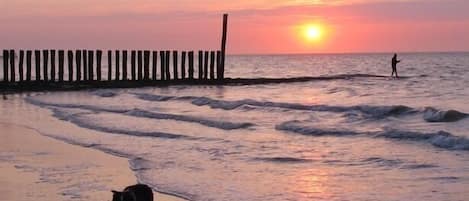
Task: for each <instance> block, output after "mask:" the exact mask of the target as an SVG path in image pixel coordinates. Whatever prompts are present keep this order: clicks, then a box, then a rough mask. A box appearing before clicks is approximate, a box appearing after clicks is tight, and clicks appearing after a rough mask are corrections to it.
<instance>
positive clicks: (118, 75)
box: [115, 50, 120, 80]
mask: <svg viewBox="0 0 469 201" xmlns="http://www.w3.org/2000/svg"><path fill="white" fill-rule="evenodd" d="M115 65H116V78H115V79H116V80H120V51H119V50H116V64H115Z"/></svg>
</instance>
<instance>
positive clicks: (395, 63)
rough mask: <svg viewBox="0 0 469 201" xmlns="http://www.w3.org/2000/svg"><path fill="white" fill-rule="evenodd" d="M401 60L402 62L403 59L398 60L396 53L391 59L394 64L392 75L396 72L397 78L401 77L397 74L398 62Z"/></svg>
mask: <svg viewBox="0 0 469 201" xmlns="http://www.w3.org/2000/svg"><path fill="white" fill-rule="evenodd" d="M399 62H401V60H397V54H394V56H393V57H392V61H391V65H392V73H391V77H392V76H393V75H394V73H396V78H399V76H398V75H397V63H399Z"/></svg>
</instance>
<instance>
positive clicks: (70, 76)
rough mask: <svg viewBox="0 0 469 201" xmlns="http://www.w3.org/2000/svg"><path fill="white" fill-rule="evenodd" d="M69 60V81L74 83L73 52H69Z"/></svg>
mask: <svg viewBox="0 0 469 201" xmlns="http://www.w3.org/2000/svg"><path fill="white" fill-rule="evenodd" d="M67 58H68V81H69V82H73V51H72V50H68V51H67Z"/></svg>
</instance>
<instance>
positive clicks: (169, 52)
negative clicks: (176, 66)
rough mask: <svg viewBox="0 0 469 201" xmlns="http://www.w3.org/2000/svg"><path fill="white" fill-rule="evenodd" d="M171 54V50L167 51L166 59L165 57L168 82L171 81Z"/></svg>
mask: <svg viewBox="0 0 469 201" xmlns="http://www.w3.org/2000/svg"><path fill="white" fill-rule="evenodd" d="M170 54H171V51H169V50H166V57H165V59H164V60H165V61H166V62H165V64H166V65H165V69H164V70H165V73H166V76H165V77H166V80H171V71H170V70H169V62H170Z"/></svg>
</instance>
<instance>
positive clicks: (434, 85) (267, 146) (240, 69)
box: [0, 53, 469, 201]
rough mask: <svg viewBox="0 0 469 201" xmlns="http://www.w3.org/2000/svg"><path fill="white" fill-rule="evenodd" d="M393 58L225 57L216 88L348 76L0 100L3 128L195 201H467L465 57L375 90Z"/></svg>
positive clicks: (468, 62) (405, 67)
mask: <svg viewBox="0 0 469 201" xmlns="http://www.w3.org/2000/svg"><path fill="white" fill-rule="evenodd" d="M391 57H392V54H313V55H306V54H305V55H238V56H236V55H232V56H228V57H227V61H226V62H227V64H226V75H225V77H231V78H238V77H240V78H261V77H269V78H294V77H303V76H317V77H324V76H327V77H331V76H336V75H343V76H341V77H340V78H337V79H327V80H320V79H319V80H314V81H309V82H297V83H288V84H264V85H240V86H169V87H146V88H134V89H100V90H82V91H75V92H40V93H39V92H38V93H23V94H14V95H3V100H2V101H0V110H1V111H2V112H1V114H2V115H1V117H0V121H2V122H10V123H15V124H19V125H24V126H27V127H30V128H34V129H35V130H37V131H39V132H40V133H41V134H43V135H46V136H49V137H52V138H55V139H59V140H62V141H65V142H68V143H70V144H74V145H79V146H83V147H87V148H93V149H98V150H101V151H104V152H106V153H109V154H113V155H117V156H120V157H125V158H128V159H129V168H130V169H131V170H132V171H134V172H135V174H136V176H137V178H138V180H139V181H140V182H143V183H146V184H148V185H150V186H152V187H154V188H156V189H158V191H161V192H166V193H171V194H176V195H179V196H182V197H185V198H188V199H190V200H194V201H225V200H226V201H234V200H246V201H264V200H271V201H273V200H279V201H284V200H328V201H331V200H383V201H384V200H386V201H389V200H427V201H433V200H434V201H441V200H452V201H454V200H468V198H469V191H467V188H468V187H469V114H468V113H469V53H405V54H399V55H398V58H399V59H400V60H402V62H401V63H400V64H399V65H398V73H399V75H400V76H401V78H400V79H393V78H387V77H375V76H374V75H385V76H388V75H390V74H391V64H390V62H391ZM103 60H104V61H106V59H103ZM0 63H2V62H0ZM0 71H1V70H0ZM1 73H3V72H0V74H1ZM33 75H34V74H33ZM196 75H197V73H196ZM0 76H1V75H0ZM1 77H2V76H1ZM26 146H27V145H26ZM71 160H73V159H71ZM82 188H92V185H90V186H87V185H86V184H83V186H82ZM79 190H80V189H78V193H79Z"/></svg>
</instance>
